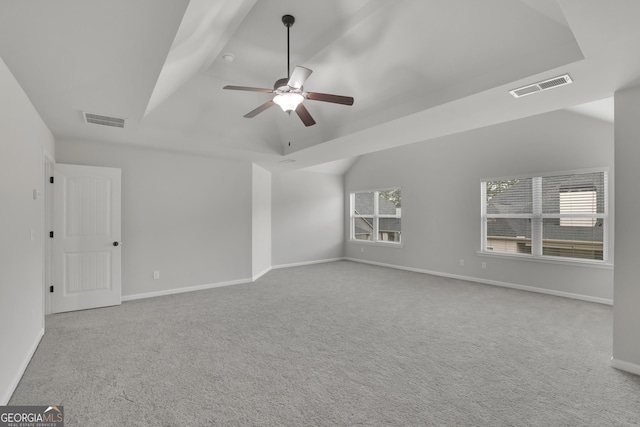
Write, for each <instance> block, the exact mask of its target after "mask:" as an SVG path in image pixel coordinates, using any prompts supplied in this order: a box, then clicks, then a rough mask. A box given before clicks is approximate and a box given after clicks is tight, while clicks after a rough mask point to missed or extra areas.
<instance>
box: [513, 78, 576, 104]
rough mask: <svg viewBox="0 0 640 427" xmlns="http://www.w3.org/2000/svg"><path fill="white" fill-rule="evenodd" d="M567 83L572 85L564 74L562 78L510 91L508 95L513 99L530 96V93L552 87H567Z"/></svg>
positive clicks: (571, 81)
mask: <svg viewBox="0 0 640 427" xmlns="http://www.w3.org/2000/svg"><path fill="white" fill-rule="evenodd" d="M569 83H573V80H571V77H569V74H565V75H564V76H558V77H554V78H552V79H548V80H544V81H541V82H538V83H534V84H531V85H527V86H522V87H519V88H517V89H513V90H510V91H509V93H510V94H511V95H513V97H514V98H520V97H522V96H526V95H531V94H532V93H536V92H541V91H543V90H547V89H551V88H554V87H558V86H564V85H568V84H569Z"/></svg>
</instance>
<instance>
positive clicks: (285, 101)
mask: <svg viewBox="0 0 640 427" xmlns="http://www.w3.org/2000/svg"><path fill="white" fill-rule="evenodd" d="M303 100H304V97H303V96H302V95H300V94H299V93H281V94H278V95H276V96H275V97H274V98H273V102H275V103H276V104H278V105H279V106H280V108H282V111H284V112H285V113H288V112H291V111H295V109H296V108H298V105H300V104H301V103H302V101H303Z"/></svg>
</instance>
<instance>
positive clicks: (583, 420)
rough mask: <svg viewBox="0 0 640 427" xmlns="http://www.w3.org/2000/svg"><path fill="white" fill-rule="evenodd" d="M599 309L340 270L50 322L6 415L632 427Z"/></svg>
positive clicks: (120, 420) (377, 270)
mask: <svg viewBox="0 0 640 427" xmlns="http://www.w3.org/2000/svg"><path fill="white" fill-rule="evenodd" d="M612 317H613V316H612V308H611V307H609V306H605V305H601V304H595V303H589V302H584V301H577V300H571V299H567V298H560V297H554V296H549V295H542V294H535V293H529V292H524V291H518V290H514V289H506V288H499V287H494V286H488V285H481V284H477V283H470V282H465V281H460V280H454V279H447V278H441V277H434V276H429V275H425V274H419V273H412V272H407V271H401V270H393V269H388V268H382V267H377V266H371V265H366V264H359V263H353V262H347V261H341V262H333V263H327V264H317V265H310V266H304V267H297V268H289V269H282V270H274V271H271V272H270V273H268V274H266V275H265V276H263V277H262V278H260V279H259V280H258V281H256V282H255V283H251V284H242V285H235V286H229V287H223V288H216V289H211V290H206V291H198V292H191V293H184V294H177V295H170V296H165V297H157V298H151V299H145V300H137V301H130V302H125V303H123V304H122V305H121V306H117V307H109V308H101V309H95V310H87V311H80V312H72V313H62V314H56V315H51V316H47V318H46V333H45V336H44V337H43V339H42V341H41V343H40V346H39V347H38V349H37V351H36V353H35V355H34V357H33V359H32V360H31V363H30V364H29V366H28V368H27V370H26V372H25V374H24V376H23V378H22V380H21V382H20V384H19V385H18V387H17V389H16V391H15V393H14V394H13V396H12V398H11V400H10V402H9V404H10V405H62V406H64V410H65V421H66V423H65V425H66V426H124V425H126V426H182V425H188V426H191V425H193V426H200V425H202V426H205V425H206V426H210V425H215V426H217V425H220V426H235V425H238V426H353V425H364V426H418V425H420V426H424V425H427V426H431V425H456V426H599V427H600V426H630V425H638V424H639V423H640V377H638V376H635V375H632V374H628V373H625V372H622V371H619V370H616V369H614V368H612V367H611V366H610V365H609V359H610V357H611V345H612V344H611V335H612Z"/></svg>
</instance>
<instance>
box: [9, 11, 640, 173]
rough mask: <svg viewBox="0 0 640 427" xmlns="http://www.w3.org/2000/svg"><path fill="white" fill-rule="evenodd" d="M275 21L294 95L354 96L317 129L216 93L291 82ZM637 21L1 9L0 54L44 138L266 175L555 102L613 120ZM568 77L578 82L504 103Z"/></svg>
mask: <svg viewBox="0 0 640 427" xmlns="http://www.w3.org/2000/svg"><path fill="white" fill-rule="evenodd" d="M285 14H291V15H294V16H295V19H296V22H295V24H294V25H293V27H292V28H291V32H290V36H291V64H292V67H293V66H295V65H302V66H305V67H307V68H310V69H312V70H313V74H312V75H311V76H310V77H309V78H308V80H307V81H306V83H305V89H306V90H310V91H316V92H326V93H334V94H342V95H349V96H353V97H354V98H355V103H354V105H353V106H351V107H349V106H343V105H337V104H329V103H322V102H315V101H312V100H306V101H305V105H306V106H307V108H308V110H309V111H310V113H311V114H312V115H313V117H314V118H315V120H316V122H317V124H316V125H315V126H311V127H305V126H304V125H303V124H302V122H301V121H300V120H299V118H298V117H296V116H295V115H291V116H289V115H288V114H286V113H284V112H283V111H282V110H280V109H279V108H277V107H273V108H270V109H268V110H267V111H265V112H263V113H262V114H260V115H258V116H256V117H255V118H253V119H246V118H243V117H242V116H243V115H244V114H245V113H247V112H249V111H250V110H252V109H253V108H255V107H257V106H258V105H260V104H262V103H264V102H265V101H267V100H268V99H269V96H270V95H269V94H265V93H257V92H234V91H224V90H222V87H223V86H225V85H227V84H231V85H244V86H255V87H265V88H270V87H272V86H273V83H274V82H275V80H277V79H279V78H283V77H286V74H287V56H286V55H287V39H286V34H287V33H286V28H285V27H284V25H283V24H282V22H281V17H282V15H285ZM638 18H640V2H638V1H636V0H613V1H603V0H486V1H482V2H479V1H477V0H396V1H388V0H322V1H320V0H317V1H311V0H308V1H300V0H259V1H257V0H234V1H228V0H227V1H225V0H191V1H187V0H135V1H131V0H110V1H107V2H105V1H97V0H55V1H51V0H29V1H22V0H3V1H2V2H0V57H1V58H2V59H3V60H4V62H5V63H6V64H7V66H8V67H9V69H10V70H11V71H12V72H13V74H14V75H15V77H16V79H17V80H18V82H19V83H20V84H21V85H22V87H23V89H24V90H25V92H26V93H27V95H28V96H29V98H30V99H31V101H32V103H33V105H34V106H35V108H36V109H37V111H38V112H39V114H40V115H41V116H42V118H43V120H44V121H45V123H46V124H47V126H48V127H49V128H50V129H51V131H52V133H53V134H54V136H55V138H56V140H59V141H60V140H65V139H69V140H80V141H103V142H107V143H114V144H131V145H136V146H143V147H150V148H158V149H163V150H171V151H176V152H186V153H192V154H197V155H207V156H218V157H225V158H230V159H238V160H243V161H251V162H256V163H258V164H260V165H262V166H263V167H265V168H267V169H269V170H272V171H278V170H288V169H297V168H303V167H310V166H316V165H321V164H325V163H327V162H335V161H338V162H337V163H334V164H338V165H348V163H349V160H348V159H352V158H354V157H357V156H359V155H362V154H365V153H369V152H373V151H377V150H382V149H385V148H390V147H394V146H399V145H403V144H409V143H413V142H418V141H423V140H428V139H430V138H434V137H438V136H442V135H447V134H451V133H456V132H461V131H465V130H470V129H474V128H477V127H482V126H487V125H490V124H494V123H500V122H504V121H508V120H513V119H517V118H521V117H526V116H529V115H533V114H539V113H543V112H547V111H553V110H557V109H562V108H574V111H577V112H580V113H585V114H594V115H598V114H601V113H600V110H601V107H603V106H604V107H605V109H608V110H609V111H610V110H611V102H610V100H606V99H608V98H610V97H611V96H612V95H613V93H614V92H615V91H616V90H618V89H620V88H623V87H625V86H628V85H633V84H636V83H638V82H639V79H640V55H638V54H637V52H638V51H640V26H639V25H638V24H637V20H638ZM225 53H231V54H232V55H233V56H234V60H233V61H232V62H228V61H225V60H224V59H223V54H225ZM565 73H568V74H570V75H571V77H572V79H573V80H574V83H572V84H570V85H567V86H562V87H559V88H556V89H553V90H548V91H544V92H541V93H538V94H534V95H531V96H525V97H522V98H519V99H515V98H513V97H512V96H511V95H509V93H508V91H509V90H510V89H514V88H516V87H519V86H523V85H526V84H530V83H534V82H537V81H540V80H545V79H548V78H551V77H555V76H558V75H561V74H565ZM271 96H272V95H271ZM603 99H605V101H602V102H595V101H600V100H603ZM582 104H586V106H585V105H582ZM575 106H577V107H575ZM83 112H88V113H93V114H99V115H106V116H113V117H120V118H125V119H126V122H125V127H124V128H122V129H121V128H114V127H107V126H100V125H95V124H88V123H85V121H84V119H83V114H82V113H83ZM609 116H610V114H609ZM606 118H607V116H605V119H606Z"/></svg>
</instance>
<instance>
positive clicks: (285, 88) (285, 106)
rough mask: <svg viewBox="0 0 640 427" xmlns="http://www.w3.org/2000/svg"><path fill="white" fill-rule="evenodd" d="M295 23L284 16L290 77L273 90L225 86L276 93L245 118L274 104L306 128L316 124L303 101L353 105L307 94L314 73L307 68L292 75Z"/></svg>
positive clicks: (340, 99)
mask: <svg viewBox="0 0 640 427" xmlns="http://www.w3.org/2000/svg"><path fill="white" fill-rule="evenodd" d="M294 22H295V18H294V17H293V16H291V15H284V16H283V17H282V23H283V24H284V26H285V27H287V75H288V77H285V78H282V79H278V80H276V82H275V84H274V85H273V89H262V88H257V87H247V86H225V87H223V89H227V90H244V91H249V92H264V93H275V94H276V96H274V97H273V99H271V100H269V101H267V102H265V103H264V104H262V105H261V106H259V107H258V108H256V109H254V110H251V111H249V112H248V113H247V114H245V115H244V117H246V118H248V119H250V118H252V117H255V116H257V115H258V114H260V113H262V112H263V111H264V110H266V109H267V108H269V107H271V106H272V105H274V104H278V105H279V106H280V108H282V111H284V112H286V113H289V114H291V112H292V111H295V112H296V114H297V115H298V117H300V120H302V123H304V125H305V126H312V125H315V124H316V121H315V120H313V117H311V114H310V113H309V110H307V108H306V107H305V106H304V104H303V103H302V101H304V100H305V99H310V100H312V101H322V102H332V103H334V104H342V105H353V98H352V97H350V96H341V95H331V94H328V93H318V92H305V91H304V88H303V87H302V85H303V84H304V82H305V81H306V80H307V78H308V77H309V76H310V75H311V73H312V71H311V70H310V69H308V68H305V67H300V66H296V68H294V70H293V73H291V72H290V71H291V66H290V58H289V29H290V28H291V26H292V25H293V23H294Z"/></svg>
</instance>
